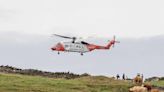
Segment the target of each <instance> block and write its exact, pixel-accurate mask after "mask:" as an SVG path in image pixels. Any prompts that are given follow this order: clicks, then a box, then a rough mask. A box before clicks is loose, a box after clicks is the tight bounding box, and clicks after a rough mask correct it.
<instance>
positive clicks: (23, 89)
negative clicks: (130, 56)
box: [0, 73, 131, 92]
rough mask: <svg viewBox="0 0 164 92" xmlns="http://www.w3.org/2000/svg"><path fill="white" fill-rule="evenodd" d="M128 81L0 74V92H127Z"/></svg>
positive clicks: (99, 77)
mask: <svg viewBox="0 0 164 92" xmlns="http://www.w3.org/2000/svg"><path fill="white" fill-rule="evenodd" d="M130 85H131V84H130V83H129V82H128V81H121V80H114V79H112V78H107V77H103V76H92V77H91V76H88V77H81V78H76V79H69V80H68V79H64V78H60V79H59V78H58V79H56V78H47V77H41V76H27V75H19V74H4V73H1V74H0V92H128V88H129V87H130Z"/></svg>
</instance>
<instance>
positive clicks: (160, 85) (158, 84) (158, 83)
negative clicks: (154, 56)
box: [151, 80, 164, 87]
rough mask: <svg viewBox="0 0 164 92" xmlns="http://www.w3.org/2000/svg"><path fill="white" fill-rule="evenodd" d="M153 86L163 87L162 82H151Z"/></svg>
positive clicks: (163, 82) (163, 81)
mask: <svg viewBox="0 0 164 92" xmlns="http://www.w3.org/2000/svg"><path fill="white" fill-rule="evenodd" d="M151 84H153V85H154V86H158V87H164V80H160V81H154V82H151Z"/></svg>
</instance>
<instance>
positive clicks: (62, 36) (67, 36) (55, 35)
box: [53, 34, 74, 39]
mask: <svg viewBox="0 0 164 92" xmlns="http://www.w3.org/2000/svg"><path fill="white" fill-rule="evenodd" d="M53 35H55V36H58V37H62V38H67V39H74V37H68V36H62V35H58V34H53Z"/></svg>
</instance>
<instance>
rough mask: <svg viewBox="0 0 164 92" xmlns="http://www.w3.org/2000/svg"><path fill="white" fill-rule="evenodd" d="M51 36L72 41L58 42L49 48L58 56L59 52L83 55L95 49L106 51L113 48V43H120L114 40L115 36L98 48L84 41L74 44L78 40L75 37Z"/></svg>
mask: <svg viewBox="0 0 164 92" xmlns="http://www.w3.org/2000/svg"><path fill="white" fill-rule="evenodd" d="M53 35H55V36H58V37H62V38H66V39H72V41H69V42H59V43H57V44H56V45H55V46H53V47H52V48H51V50H52V51H58V54H60V52H78V53H81V55H83V53H86V52H90V51H93V50H96V49H98V50H100V49H101V50H107V49H110V47H111V46H113V47H114V44H115V43H120V42H119V41H116V40H115V36H114V37H113V39H112V40H111V41H109V43H108V44H107V45H106V46H100V45H95V44H91V43H87V42H85V41H77V42H76V40H77V39H78V38H77V37H69V36H62V35H58V34H53Z"/></svg>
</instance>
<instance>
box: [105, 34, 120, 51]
mask: <svg viewBox="0 0 164 92" xmlns="http://www.w3.org/2000/svg"><path fill="white" fill-rule="evenodd" d="M115 43H120V41H116V36H113V39H112V40H111V41H110V42H109V43H108V45H107V46H106V49H110V47H111V46H113V47H114V46H115Z"/></svg>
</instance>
